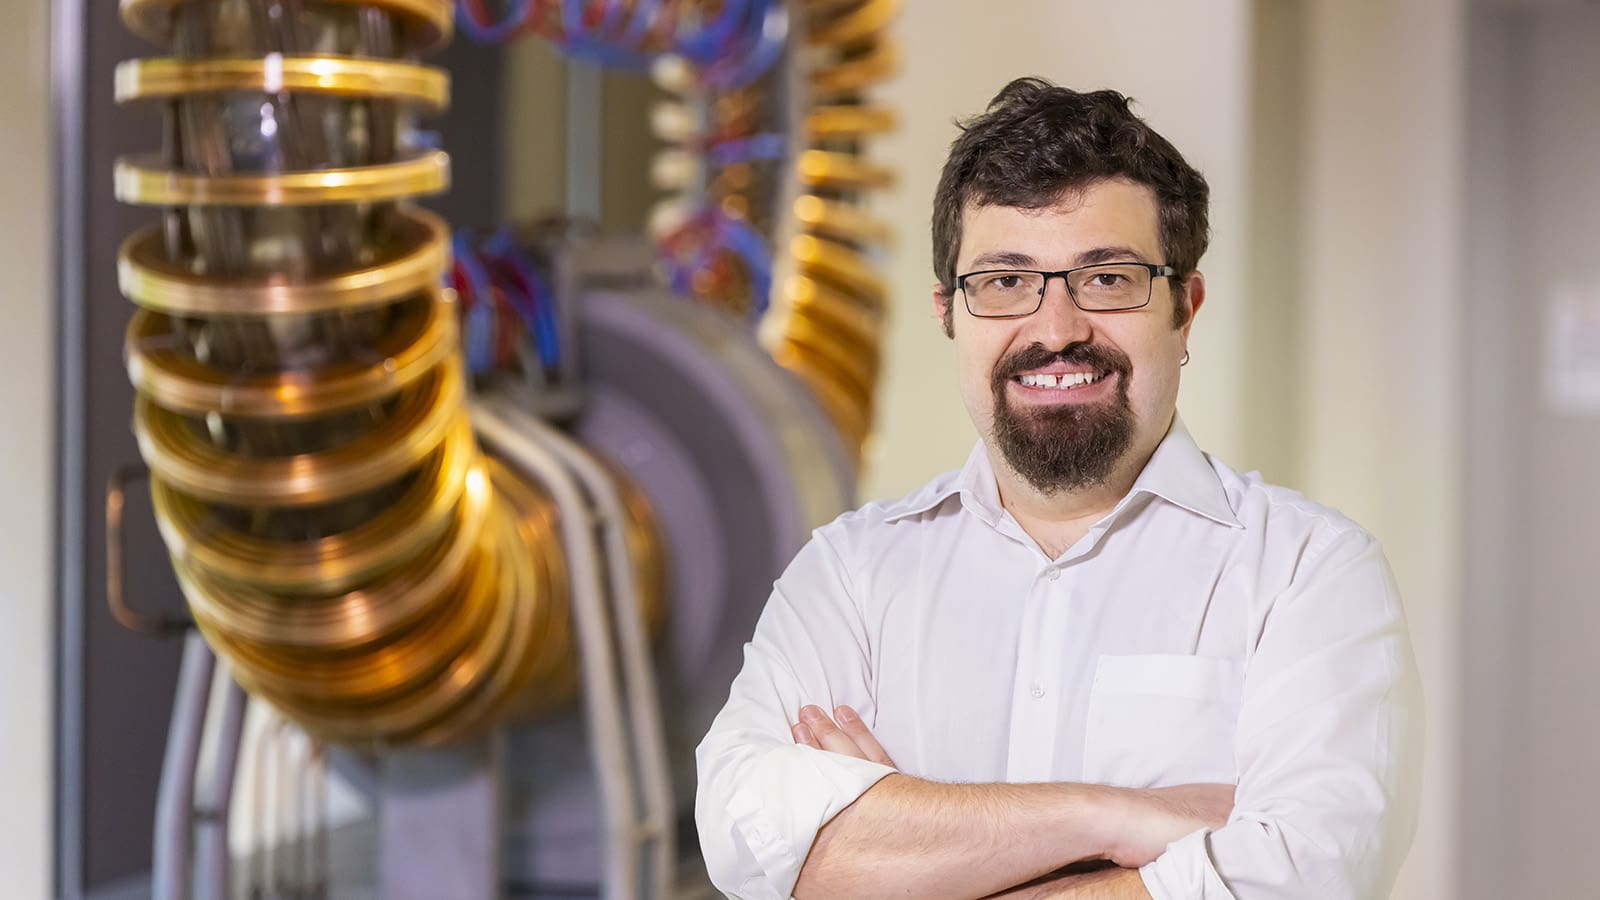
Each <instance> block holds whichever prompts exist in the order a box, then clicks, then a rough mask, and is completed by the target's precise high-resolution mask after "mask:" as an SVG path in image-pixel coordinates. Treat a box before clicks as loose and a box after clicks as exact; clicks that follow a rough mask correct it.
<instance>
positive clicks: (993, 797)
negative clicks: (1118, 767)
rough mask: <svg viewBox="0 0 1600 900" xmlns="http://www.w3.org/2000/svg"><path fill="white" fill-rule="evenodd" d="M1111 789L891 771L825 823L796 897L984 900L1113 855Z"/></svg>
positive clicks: (813, 847) (809, 857)
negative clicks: (951, 780)
mask: <svg viewBox="0 0 1600 900" xmlns="http://www.w3.org/2000/svg"><path fill="white" fill-rule="evenodd" d="M1114 794H1115V789H1114V788H1105V787H1100V786H1096V785H1082V784H942V783H938V782H932V781H924V780H921V779H918V778H912V777H909V776H906V775H898V774H896V775H890V776H888V777H886V778H884V779H883V780H882V781H880V782H878V783H877V784H876V785H874V786H873V787H872V788H871V789H870V790H868V791H867V792H866V793H864V794H862V795H861V796H860V797H859V798H857V800H856V802H855V803H853V804H851V805H850V806H849V807H848V808H846V809H845V810H844V811H843V812H841V813H840V814H839V815H837V816H835V817H834V818H833V819H832V820H831V821H830V822H828V823H827V824H826V825H824V826H823V828H822V829H821V830H820V831H819V832H818V833H817V838H816V840H815V841H814V842H813V844H812V846H811V852H810V854H809V855H808V856H807V857H806V860H805V864H804V865H803V866H802V868H801V870H800V878H799V881H798V882H797V883H796V884H795V890H794V894H795V897H797V898H799V900H815V898H827V897H868V896H888V895H891V894H901V895H911V896H916V897H929V898H934V897H952V898H970V897H982V896H985V895H988V894H991V893H993V892H995V891H999V890H1004V889H1006V888H1008V887H1010V886H1012V885H1016V884H1021V883H1023V882H1026V881H1029V880H1030V879H1034V878H1037V877H1039V876H1040V875H1043V874H1045V873H1047V872H1052V871H1055V870H1056V869H1059V868H1061V867H1062V866H1065V865H1067V864H1070V863H1073V862H1077V861H1079V860H1084V859H1095V858H1099V857H1102V856H1105V855H1106V854H1107V853H1108V852H1110V846H1111V836H1112V832H1113V828H1114V824H1115V823H1114V822H1112V821H1110V820H1111V819H1112V818H1113V816H1114V812H1113V808H1114V804H1113V803H1112V802H1111V801H1112V799H1113V796H1114Z"/></svg>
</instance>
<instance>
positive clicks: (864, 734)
mask: <svg viewBox="0 0 1600 900" xmlns="http://www.w3.org/2000/svg"><path fill="white" fill-rule="evenodd" d="M833 714H834V716H835V717H836V718H837V719H838V720H839V730H840V731H843V732H844V733H845V734H846V735H848V736H849V737H850V740H852V741H854V742H855V745H856V746H857V747H860V748H861V752H862V753H863V754H865V758H867V759H870V760H872V761H873V762H875V763H882V764H884V765H886V766H892V765H894V760H892V759H890V758H889V754H888V753H887V752H885V751H884V749H883V745H882V744H880V743H878V739H877V738H875V737H873V736H872V731H871V730H869V729H868V728H867V723H865V722H863V721H861V717H860V716H858V715H856V711H855V710H853V709H851V708H850V707H848V706H840V707H838V708H836V709H835V710H834V711H833Z"/></svg>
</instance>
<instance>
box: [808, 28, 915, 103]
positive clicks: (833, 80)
mask: <svg viewBox="0 0 1600 900" xmlns="http://www.w3.org/2000/svg"><path fill="white" fill-rule="evenodd" d="M899 69H900V53H899V49H898V47H896V45H895V44H893V43H891V42H889V41H880V42H878V43H877V44H876V45H874V46H873V47H872V49H870V50H868V51H866V52H865V53H863V54H861V55H860V56H852V57H850V58H849V59H847V60H844V61H843V62H838V63H834V64H832V65H826V66H820V67H818V68H817V70H816V71H815V72H813V73H811V78H810V83H811V92H812V94H814V95H816V96H817V97H823V98H827V99H830V100H831V99H834V98H835V97H837V96H839V95H841V94H851V95H853V94H857V93H859V92H861V91H864V90H866V89H867V88H869V87H872V86H873V85H875V84H877V83H878V82H881V81H887V80H888V79H889V78H890V77H892V76H893V75H894V74H895V73H896V72H897V71H899Z"/></svg>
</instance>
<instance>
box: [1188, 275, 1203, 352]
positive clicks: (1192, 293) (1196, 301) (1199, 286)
mask: <svg viewBox="0 0 1600 900" xmlns="http://www.w3.org/2000/svg"><path fill="white" fill-rule="evenodd" d="M1184 288H1185V290H1184V292H1183V302H1184V303H1187V304H1188V305H1189V316H1188V318H1187V319H1185V320H1184V323H1183V339H1184V341H1185V342H1187V341H1188V340H1189V329H1190V328H1191V327H1193V326H1194V317H1195V314H1197V313H1199V312H1200V307H1201V305H1202V304H1204V303H1205V302H1206V277H1205V276H1204V275H1202V274H1200V271H1199V270H1198V269H1197V270H1195V271H1193V272H1190V273H1189V277H1188V278H1187V279H1185V280H1184Z"/></svg>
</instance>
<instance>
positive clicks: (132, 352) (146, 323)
mask: <svg viewBox="0 0 1600 900" xmlns="http://www.w3.org/2000/svg"><path fill="white" fill-rule="evenodd" d="M408 318H411V319H412V321H409V322H407V321H402V322H401V323H399V324H398V326H397V327H396V328H394V329H393V330H392V331H391V332H390V334H389V335H387V336H386V339H385V341H384V342H383V343H380V344H379V345H378V346H377V347H375V348H374V352H375V353H376V355H377V356H378V357H379V361H378V362H375V363H368V362H365V361H360V360H348V361H344V362H341V363H338V364H336V365H333V366H329V367H328V368H326V369H319V370H312V371H305V370H294V371H288V372H270V373H265V374H259V375H239V374H237V373H234V372H230V371H227V370H223V369H218V368H213V367H211V366H208V365H206V364H205V363H203V362H201V361H199V360H198V359H196V358H194V357H193V356H192V355H190V354H188V353H187V352H182V351H180V350H178V349H177V348H176V347H175V346H174V343H175V338H176V335H175V333H174V331H173V328H174V323H173V320H172V319H171V318H169V317H167V316H163V315H161V314H159V313H152V312H150V311H149V310H144V309H141V310H138V311H136V312H135V313H134V314H133V319H132V321H130V322H129V323H128V340H127V348H126V352H127V357H128V360H127V361H128V377H129V379H130V380H132V382H133V385H134V387H135V388H136V389H137V390H139V391H140V392H141V393H145V394H148V395H150V399H151V401H152V402H154V403H156V404H158V405H160V406H163V407H166V408H167V409H170V410H173V411H175V412H185V413H191V414H194V415H205V414H207V413H212V412H216V413H220V414H222V415H225V416H240V417H244V418H259V419H302V418H311V417H315V416H319V415H325V414H327V413H330V412H334V411H337V410H341V409H348V408H350V407H353V406H360V405H362V404H365V403H371V402H373V401H375V400H380V399H382V398H384V397H387V396H390V395H392V394H395V393H397V392H399V391H400V390H401V389H403V388H405V387H406V386H407V385H409V384H411V383H413V382H415V381H416V380H417V379H419V378H421V377H422V376H424V375H426V374H427V373H428V372H429V371H430V370H432V369H433V368H434V367H435V366H437V365H439V364H440V363H442V362H444V361H445V360H446V359H448V358H449V357H450V356H451V354H453V353H455V351H456V312H455V302H454V300H453V299H452V295H451V293H450V292H448V291H443V290H436V291H435V293H434V297H433V299H432V301H431V302H429V303H428V304H427V309H426V311H425V312H423V313H422V314H421V315H419V316H416V317H415V318H413V317H409V316H408Z"/></svg>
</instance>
